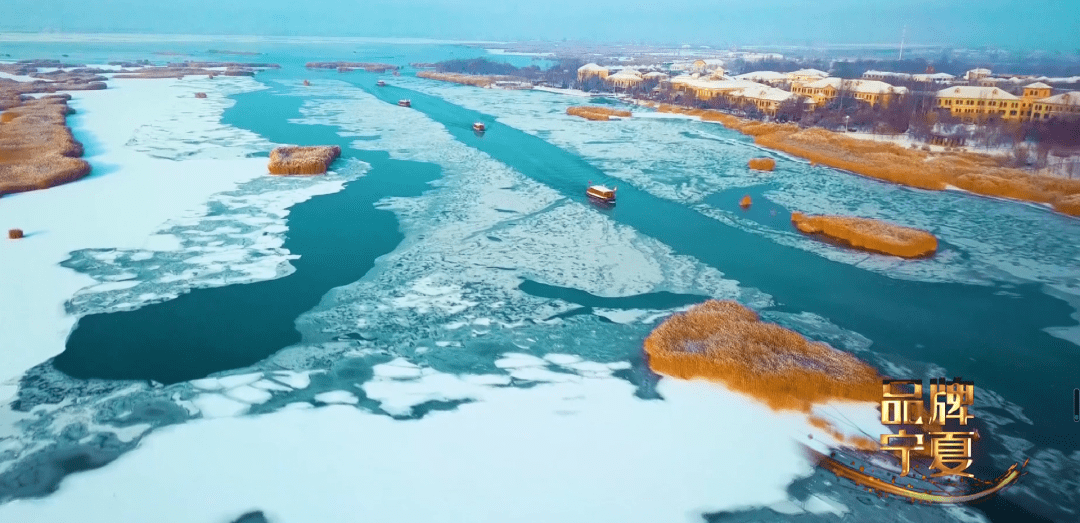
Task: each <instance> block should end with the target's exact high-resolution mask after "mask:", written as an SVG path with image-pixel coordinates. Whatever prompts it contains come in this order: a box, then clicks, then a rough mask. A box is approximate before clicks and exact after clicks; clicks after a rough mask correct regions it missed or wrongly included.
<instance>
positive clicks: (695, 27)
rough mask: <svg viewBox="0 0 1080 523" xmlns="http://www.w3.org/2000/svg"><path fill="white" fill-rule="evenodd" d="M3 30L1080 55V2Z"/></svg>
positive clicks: (315, 10) (312, 15)
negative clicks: (903, 45)
mask: <svg viewBox="0 0 1080 523" xmlns="http://www.w3.org/2000/svg"><path fill="white" fill-rule="evenodd" d="M3 1H4V4H6V8H5V9H3V10H2V11H3V13H4V16H3V17H0V31H4V30H6V31H11V30H14V31H41V30H46V31H64V32H142V33H198V34H266V35H320V36H329V35H332V36H399V37H430V38H448V39H484V40H527V39H543V40H561V39H563V38H569V39H572V40H597V41H631V42H639V41H645V42H655V43H691V44H704V45H713V46H725V47H726V46H731V45H754V44H796V45H808V44H809V45H814V44H823V43H891V42H899V40H900V34H901V31H902V30H903V27H904V26H905V25H906V26H907V34H908V38H907V40H908V42H912V43H922V44H943V45H953V46H968V47H976V46H984V45H990V46H1000V47H1007V48H1016V49H1046V50H1059V51H1067V52H1070V53H1076V52H1077V51H1078V50H1080V37H1078V36H1077V35H1078V34H1080V14H1078V13H1077V4H1080V2H1078V1H1077V0H1029V1H1025V2H1019V1H1004V0H906V1H905V0H891V1H889V0H862V1H858V0H856V1H850V0H814V1H802V2H791V1H781V0H740V1H732V0H394V1H391V0H373V1H362V2H357V1H348V0H342V1H329V0H165V1H161V2H157V1H151V0H143V1H136V0H3Z"/></svg>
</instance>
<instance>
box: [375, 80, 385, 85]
mask: <svg viewBox="0 0 1080 523" xmlns="http://www.w3.org/2000/svg"><path fill="white" fill-rule="evenodd" d="M375 85H377V86H379V87H386V82H384V81H382V80H379V81H378V82H375Z"/></svg>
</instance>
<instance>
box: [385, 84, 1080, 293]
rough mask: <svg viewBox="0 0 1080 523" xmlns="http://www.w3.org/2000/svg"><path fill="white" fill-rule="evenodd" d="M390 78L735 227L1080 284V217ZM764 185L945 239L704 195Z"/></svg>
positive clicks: (945, 273) (720, 134)
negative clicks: (905, 248) (764, 221)
mask: <svg viewBox="0 0 1080 523" xmlns="http://www.w3.org/2000/svg"><path fill="white" fill-rule="evenodd" d="M395 81H396V83H398V84H400V85H402V86H403V87H408V88H410V89H415V90H417V91H420V92H424V93H428V94H433V95H436V96H440V97H442V98H445V99H447V100H448V101H451V102H453V103H456V104H459V105H461V106H463V107H466V108H469V109H473V110H477V111H481V112H483V113H485V114H490V115H493V116H495V117H497V119H498V120H499V121H500V122H502V123H504V124H506V125H509V126H512V127H515V128H518V129H521V130H523V131H525V132H528V133H531V134H534V135H536V136H538V137H541V138H543V139H545V140H547V141H549V142H551V143H554V144H556V145H559V146H560V147H563V148H565V149H567V150H570V151H573V152H574V153H576V154H579V155H581V156H582V157H583V158H585V159H586V160H588V161H589V162H590V163H592V164H594V165H596V166H597V167H599V168H601V169H603V170H604V172H605V173H607V174H609V175H611V176H614V177H616V178H619V179H621V180H625V181H627V182H629V183H631V184H633V185H635V186H636V187H639V188H641V189H644V190H645V191H647V192H649V193H651V194H653V195H656V196H659V197H662V198H666V199H670V200H675V201H679V202H682V203H686V204H689V205H694V206H695V207H696V208H698V209H699V210H700V211H701V212H703V213H704V214H706V215H708V216H710V217H713V218H716V219H718V220H721V221H723V222H725V223H728V224H730V225H733V226H735V227H739V228H742V229H744V230H748V231H750V232H753V233H755V234H761V235H765V236H768V237H770V238H771V239H773V240H774V241H777V242H779V243H783V244H786V245H791V246H794V247H798V248H801V249H804V250H809V251H811V252H814V253H816V254H818V255H821V256H825V257H827V258H830V259H832V260H835V261H840V262H843V263H849V264H852V265H858V266H859V267H862V268H865V269H868V270H873V271H875V272H880V273H882V274H886V275H889V276H892V277H898V278H908V279H918V280H924V281H956V282H963V283H976V284H987V283H989V282H991V281H1002V280H1005V281H1013V282H1023V281H1036V282H1042V283H1049V284H1055V285H1060V286H1065V287H1068V288H1070V289H1072V293H1073V294H1080V290H1078V289H1080V270H1078V268H1080V262H1078V261H1077V260H1078V259H1080V245H1078V244H1077V242H1076V241H1074V239H1075V238H1076V237H1078V236H1080V220H1076V219H1075V218H1069V217H1065V216H1062V215H1059V214H1056V213H1053V212H1050V211H1049V210H1047V209H1045V208H1044V207H1042V206H1038V205H1031V204H1025V203H1020V202H1013V201H1002V200H996V199H990V198H981V197H975V196H970V195H966V194H960V193H956V192H942V191H923V190H919V189H912V188H907V187H901V186H896V185H892V184H888V183H883V182H878V181H875V180H872V179H869V178H865V177H860V176H857V175H851V174H845V173H842V172H840V171H837V170H834V169H830V168H827V167H820V166H818V167H814V166H811V165H810V164H809V162H807V161H804V160H801V159H795V158H791V157H789V156H787V155H783V154H780V153H777V152H775V151H769V150H767V149H763V148H760V147H758V146H756V145H754V144H753V142H752V140H751V139H750V138H749V137H746V136H743V135H741V134H740V133H737V132H735V131H730V130H728V129H725V128H724V127H722V126H721V125H720V124H716V123H707V122H698V121H692V120H686V119H669V118H630V119H626V120H620V121H612V122H590V121H586V120H583V119H581V118H576V117H572V116H568V115H566V114H565V109H566V107H568V106H571V105H576V104H580V103H581V101H580V99H576V98H574V97H568V96H564V95H559V94H554V93H547V92H540V91H518V90H498V89H477V88H474V87H469V86H461V85H456V84H450V83H444V82H436V81H431V80H424V79H418V78H404V77H403V78H402V79H400V80H395ZM642 114H644V115H651V114H655V113H649V112H644V113H642ZM688 151H690V152H689V153H688ZM763 153H764V154H767V155H769V156H773V157H775V158H776V159H777V168H776V170H775V171H773V172H771V173H757V172H755V171H751V170H749V169H747V168H746V162H747V160H749V159H750V158H752V157H756V156H761V155H762V154H763ZM761 185H764V186H766V187H767V190H766V192H765V197H766V198H767V199H768V200H769V201H770V202H772V203H774V204H777V205H781V206H783V207H785V208H787V209H788V210H790V211H801V212H809V213H814V214H845V215H855V216H861V217H867V218H876V219H882V220H886V221H891V222H894V223H898V224H901V225H906V226H910V227H917V228H921V229H926V230H929V231H930V232H932V233H934V234H935V235H936V236H937V237H938V238H939V240H940V241H941V246H940V250H939V253H938V254H937V255H936V256H935V257H934V258H931V259H928V260H919V261H917V262H911V261H908V260H902V259H898V258H894V257H889V256H881V255H868V254H865V253H860V252H855V251H850V250H844V249H837V248H835V247H832V246H829V245H825V244H822V243H820V242H817V241H814V240H812V239H809V238H806V237H804V236H802V235H800V234H798V233H796V232H794V230H793V229H784V230H778V229H774V228H770V227H767V226H763V225H760V224H757V223H755V222H752V221H750V220H747V219H744V218H742V217H740V216H739V214H738V213H734V212H732V211H734V203H732V208H716V207H714V206H711V205H707V204H705V203H703V200H705V199H706V197H708V196H709V195H711V194H713V193H716V192H719V191H723V190H725V189H731V188H736V187H751V186H761ZM734 201H735V200H734V199H733V200H732V202H734ZM1031 231H1039V234H1031Z"/></svg>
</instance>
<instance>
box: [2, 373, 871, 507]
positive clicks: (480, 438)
mask: <svg viewBox="0 0 1080 523" xmlns="http://www.w3.org/2000/svg"><path fill="white" fill-rule="evenodd" d="M431 376H435V375H434V374H433V375H428V376H426V377H423V378H418V381H417V382H416V383H415V385H416V386H417V387H418V388H417V389H412V390H410V389H407V388H402V389H397V390H390V389H387V390H385V391H384V392H386V394H387V395H388V396H398V395H400V396H401V397H403V398H405V400H403V401H405V403H409V402H415V401H417V400H418V399H428V396H425V395H423V394H419V393H418V391H422V390H424V389H426V388H427V387H428V386H429V385H434V386H437V387H438V389H439V390H443V387H442V386H443V385H445V384H444V383H434V382H426V381H425V380H427V379H431V378H430V377H431ZM459 385H460V386H467V385H466V382H465V381H460V382H459ZM450 390H451V391H453V389H450ZM632 391H633V387H632V386H631V385H629V384H628V383H626V382H625V381H622V380H617V379H612V378H585V379H582V380H579V381H575V382H558V383H552V382H546V383H542V384H539V385H536V386H535V387H532V388H527V389H519V388H514V387H505V386H494V387H492V386H479V385H478V386H476V387H475V388H474V389H473V390H470V391H465V392H469V393H471V394H468V395H471V396H476V397H477V400H476V401H472V402H469V403H466V404H463V405H460V406H459V407H458V408H457V409H456V410H454V411H452V412H437V413H433V414H430V415H428V416H425V417H424V418H422V419H419V420H415V421H395V420H393V419H391V418H388V417H385V416H378V415H373V414H370V413H367V412H365V411H362V410H357V409H356V408H354V407H351V406H347V405H346V406H327V407H323V408H316V409H310V408H300V409H299V410H295V409H292V408H289V409H285V410H282V411H278V412H275V413H273V414H267V415H263V416H255V417H241V418H230V419H207V420H203V421H194V422H190V423H186V424H183V425H178V426H174V427H171V428H167V429H162V430H158V431H156V432H154V433H152V434H151V435H149V436H147V437H145V438H143V439H142V441H141V443H140V447H139V450H138V451H137V452H133V453H130V454H128V455H126V456H124V457H123V458H122V459H120V460H117V461H116V462H115V463H113V464H111V465H109V466H108V467H104V468H101V469H98V470H93V471H87V472H84V473H81V474H78V475H74V476H70V477H68V478H67V479H66V480H65V481H64V482H63V484H61V486H60V489H59V490H58V491H57V492H56V493H55V494H53V495H51V496H49V497H47V498H43V499H37V500H24V501H19V502H15V503H8V504H5V505H0V518H2V519H4V520H11V521H53V520H56V521H59V520H64V519H65V518H66V515H69V514H75V513H77V514H81V515H82V516H81V517H83V520H84V521H88V522H93V521H116V520H130V519H153V520H154V521H161V522H169V521H177V522H180V521H183V522H185V523H191V522H194V521H222V520H228V519H230V518H232V517H235V515H237V514H241V513H244V512H247V511H249V510H252V509H255V508H257V509H258V510H261V511H262V512H263V513H264V514H266V516H267V517H269V518H271V519H272V520H282V521H292V520H318V521H325V522H333V521H355V519H356V517H357V516H358V515H360V516H362V517H363V518H365V519H372V520H439V521H442V520H459V519H467V520H469V521H477V522H480V521H505V520H506V507H513V512H514V519H515V520H518V521H552V520H559V521H585V520H594V519H595V518H596V515H597V514H604V517H605V519H607V518H611V519H613V520H618V521H648V522H654V521H683V520H692V519H693V518H695V517H700V514H702V513H705V512H716V511H719V510H725V509H732V508H737V507H744V506H753V505H772V504H777V503H780V502H783V501H785V500H787V499H788V496H787V493H786V492H785V488H786V486H787V485H788V484H789V483H790V482H791V481H792V480H794V479H796V478H799V477H802V476H806V475H808V474H810V473H811V472H812V470H813V469H812V466H811V464H810V463H809V462H808V461H807V460H806V458H805V456H803V454H802V453H801V451H800V450H799V448H798V445H797V444H796V441H803V440H806V439H807V434H813V435H814V437H815V440H816V439H819V438H822V439H825V438H827V437H828V436H826V435H824V434H821V433H820V432H818V431H816V430H815V429H814V428H813V427H812V426H810V425H809V424H808V423H807V422H806V421H805V419H804V418H803V417H802V416H801V415H795V414H790V415H789V414H777V413H774V412H771V411H769V410H768V408H767V407H764V406H762V405H760V404H757V403H755V402H752V401H746V400H745V399H743V398H741V397H740V396H738V395H735V394H732V393H730V392H727V391H726V390H725V389H723V388H722V387H718V386H716V385H712V384H708V383H704V382H682V381H675V380H668V379H664V380H662V382H661V383H660V385H659V391H660V392H661V394H662V395H663V396H664V398H665V399H664V400H663V401H656V400H652V401H647V400H641V399H638V398H636V397H635V396H634V395H633V394H632ZM329 394H331V393H327V395H324V396H323V398H324V400H327V401H324V402H330V401H351V400H350V398H352V399H355V398H354V397H352V395H351V394H350V393H347V392H344V391H342V394H340V395H335V396H333V397H330V396H329ZM416 396H418V397H416ZM215 401H220V400H215ZM320 401H323V400H320ZM387 401H389V400H387ZM405 403H402V404H403V405H404V404H405ZM227 406H228V405H226V404H224V403H221V404H220V405H216V407H217V408H218V409H219V410H221V411H224V410H226V407H227ZM300 407H303V405H300ZM870 410H873V409H872V408H871V409H870ZM704 412H707V413H709V415H708V416H707V417H702V413H704ZM749 419H753V420H754V421H755V429H756V430H754V431H744V430H731V429H730V424H731V423H742V421H740V420H749ZM509 456H512V458H508V457H509ZM268 457H270V459H268ZM200 464H202V465H200ZM211 466H212V467H213V470H214V473H213V474H207V473H206V470H205V467H211ZM147 470H154V471H155V473H154V474H152V475H147V474H146V471H147ZM734 471H738V473H734ZM267 478H272V480H271V481H267ZM135 483H137V484H138V485H139V486H140V487H139V488H138V489H130V488H124V487H123V486H124V485H131V484H135ZM301 491H302V492H305V493H306V494H305V496H302V497H297V496H296V495H295V494H296V492H301ZM105 492H108V493H109V495H107V496H106V495H103V493H105ZM177 492H183V493H184V496H177V495H176V493H177ZM221 492H229V496H220V495H219V494H220V493H221ZM477 492H483V493H484V495H482V496H477V495H475V494H476V493H477ZM194 498H198V499H207V500H213V501H212V502H208V503H190V502H188V501H186V500H189V499H194ZM553 499H557V500H559V502H558V503H552V502H551V500H553ZM800 510H805V511H808V512H812V513H816V514H825V513H834V514H835V513H843V512H844V510H843V507H842V505H840V504H839V503H837V502H835V501H833V500H825V499H817V500H813V499H812V500H808V501H806V502H804V503H802V505H801V508H800Z"/></svg>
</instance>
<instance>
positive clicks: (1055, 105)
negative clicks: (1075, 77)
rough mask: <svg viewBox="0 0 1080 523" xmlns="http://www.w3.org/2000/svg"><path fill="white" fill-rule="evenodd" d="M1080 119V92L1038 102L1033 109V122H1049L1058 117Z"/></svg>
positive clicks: (1033, 105) (1072, 92)
mask: <svg viewBox="0 0 1080 523" xmlns="http://www.w3.org/2000/svg"><path fill="white" fill-rule="evenodd" d="M1069 115H1071V116H1073V117H1080V91H1070V92H1068V93H1062V94H1059V95H1057V96H1050V97H1047V98H1043V99H1041V100H1038V101H1036V102H1035V103H1034V104H1032V107H1031V119H1032V120H1049V119H1051V118H1054V117H1056V116H1069Z"/></svg>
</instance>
